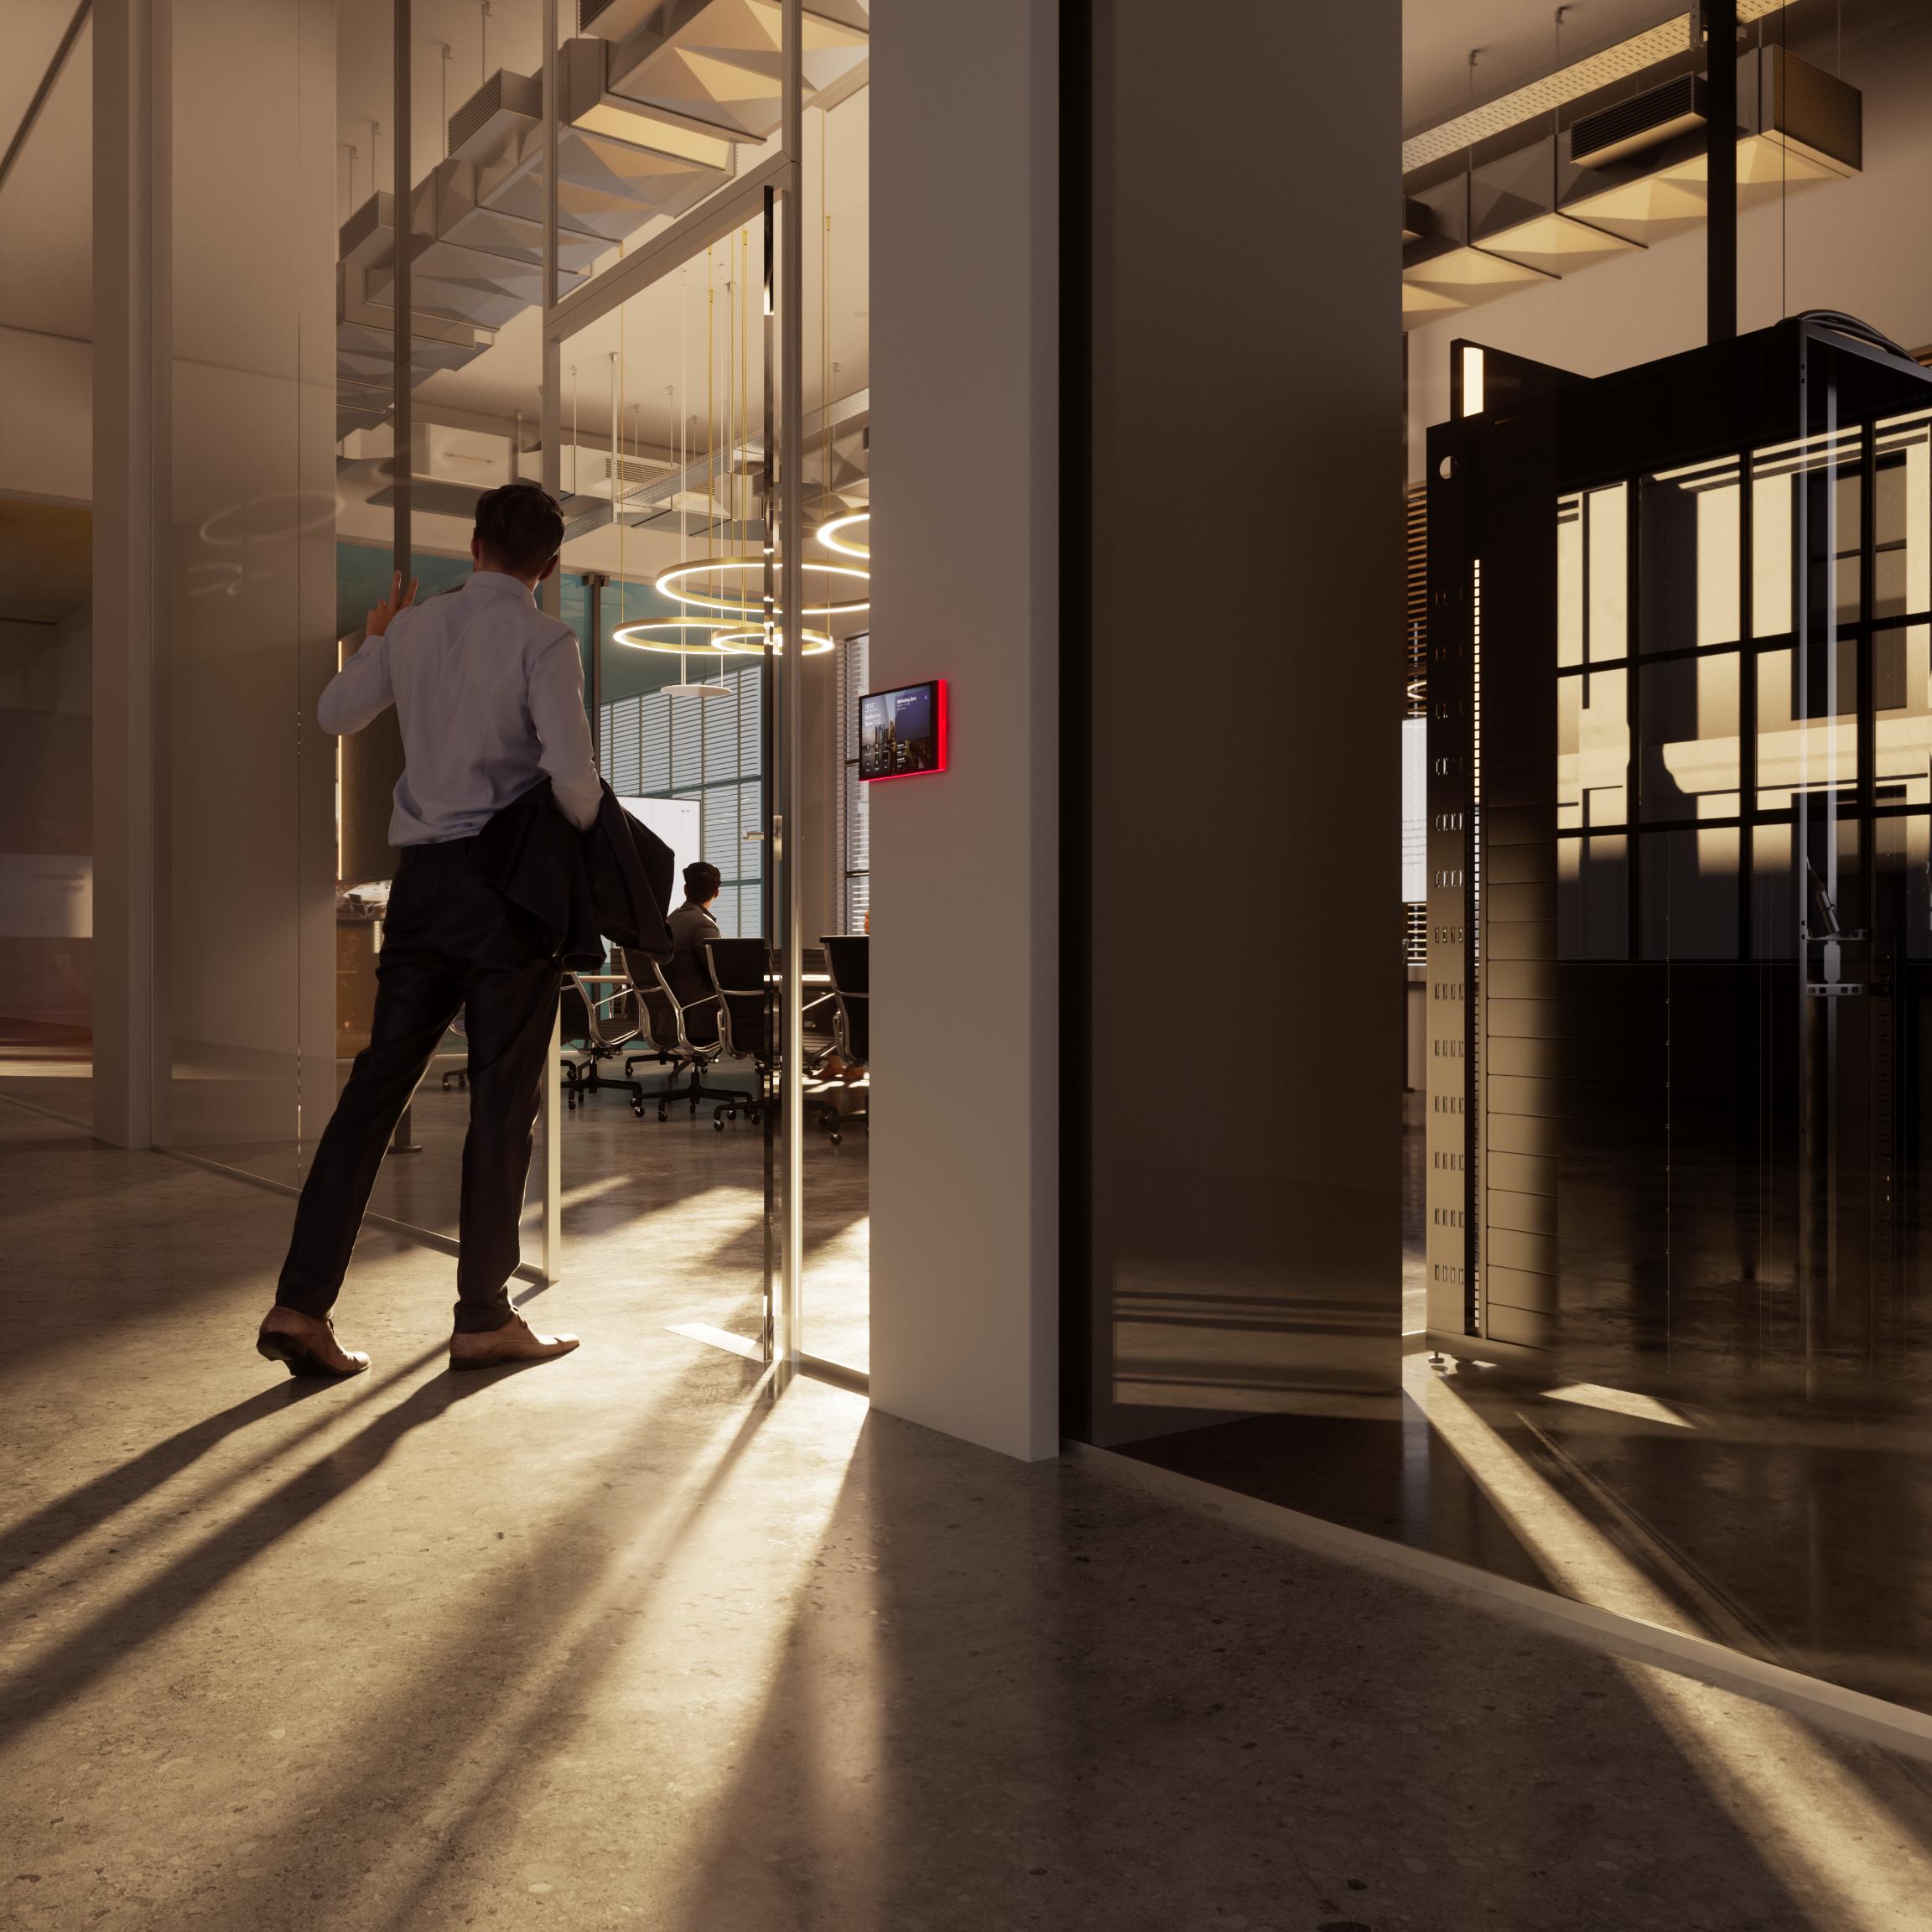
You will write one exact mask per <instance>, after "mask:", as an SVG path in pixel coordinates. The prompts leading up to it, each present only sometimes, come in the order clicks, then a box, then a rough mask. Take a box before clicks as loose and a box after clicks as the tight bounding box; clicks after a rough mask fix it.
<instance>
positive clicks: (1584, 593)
mask: <svg viewBox="0 0 1932 1932" xmlns="http://www.w3.org/2000/svg"><path fill="white" fill-rule="evenodd" d="M1629 512H1630V493H1629V490H1628V486H1625V485H1624V484H1622V483H1618V484H1615V485H1613V486H1611V487H1610V488H1608V489H1606V490H1591V491H1573V492H1572V493H1571V495H1569V496H1561V497H1559V498H1558V499H1557V501H1556V662H1557V663H1558V664H1559V665H1570V664H1581V663H1584V662H1590V663H1592V664H1602V663H1606V662H1614V661H1615V660H1617V659H1618V658H1621V657H1628V655H1629V650H1630V640H1629V625H1628V600H1629V584H1628V575H1629V542H1628V535H1627V530H1626V526H1627V524H1628V518H1629Z"/></svg>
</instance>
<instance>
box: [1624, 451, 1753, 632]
mask: <svg viewBox="0 0 1932 1932" xmlns="http://www.w3.org/2000/svg"><path fill="white" fill-rule="evenodd" d="M1642 501H1643V520H1644V521H1643V538H1642V541H1643V583H1644V649H1645V650H1646V651H1678V650H1683V649H1685V648H1687V647H1691V646H1694V645H1705V644H1727V643H1729V642H1730V641H1732V639H1734V638H1735V637H1736V636H1737V634H1738V628H1739V623H1738V584H1739V573H1740V569H1741V558H1742V551H1741V549H1740V538H1739V510H1738V481H1737V460H1736V459H1735V458H1734V457H1727V458H1725V459H1724V460H1722V461H1719V462H1716V463H1705V464H1699V465H1696V467H1694V468H1692V469H1689V470H1670V471H1668V472H1666V473H1665V474H1663V475H1656V476H1650V477H1646V478H1645V479H1644V490H1643V497H1642Z"/></svg>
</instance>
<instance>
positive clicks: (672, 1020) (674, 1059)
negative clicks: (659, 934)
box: [618, 950, 754, 1120]
mask: <svg viewBox="0 0 1932 1932" xmlns="http://www.w3.org/2000/svg"><path fill="white" fill-rule="evenodd" d="M618 957H619V958H621V960H622V961H623V962H624V964H625V967H626V970H627V971H628V972H629V973H630V974H631V983H632V984H633V985H634V986H635V988H636V994H637V999H638V1001H639V1004H640V1005H641V1007H642V1010H643V1011H642V1023H641V1031H642V1035H643V1037H644V1038H645V1039H646V1040H647V1041H649V1042H650V1045H651V1046H652V1052H649V1053H633V1054H631V1055H630V1056H629V1057H627V1058H626V1060H625V1062H624V1071H625V1072H626V1073H628V1072H630V1071H631V1068H632V1067H634V1066H636V1064H637V1062H639V1061H641V1060H652V1059H655V1060H656V1061H657V1062H658V1063H659V1064H660V1065H661V1066H664V1067H668V1068H669V1069H670V1071H669V1072H667V1074H666V1075H665V1078H664V1084H663V1087H662V1088H661V1089H660V1090H659V1093H658V1095H657V1118H658V1119H660V1120H667V1119H670V1117H671V1116H670V1108H671V1104H672V1103H673V1101H675V1100H688V1101H689V1102H690V1104H691V1111H692V1113H693V1114H696V1113H697V1111H698V1104H699V1102H700V1101H701V1100H715V1101H718V1102H720V1103H722V1104H724V1105H726V1106H732V1107H743V1106H745V1105H748V1104H750V1102H751V1100H752V1099H753V1098H754V1097H753V1096H752V1095H751V1094H749V1093H739V1092H737V1091H736V1090H735V1088H720V1087H707V1086H706V1085H705V1084H704V1076H705V1074H706V1072H709V1069H710V1067H711V1066H712V1064H713V1062H715V1061H716V1059H717V1058H718V1057H719V1054H721V1053H723V1052H725V1041H724V1036H723V1034H722V1031H720V1033H719V1036H717V1037H716V1038H714V1039H709V1040H706V1039H704V1038H702V1037H699V1038H693V1025H694V1023H696V1031H697V1032H698V1033H699V1035H702V1034H703V1033H704V1031H707V1029H706V1028H705V1027H704V1026H703V1024H702V1023H701V1021H700V1020H699V1015H700V1011H701V1010H703V1009H708V1008H710V1007H711V1006H713V1005H714V1004H715V1002H716V1001H717V999H718V995H716V994H715V993H708V994H706V995H704V998H703V999H702V1000H692V1001H691V1002H690V1003H689V1004H688V1005H687V1004H686V1003H684V1002H683V1001H681V1000H679V999H678V995H676V994H675V993H673V991H672V990H671V982H670V981H669V980H668V979H666V978H665V977H664V969H663V968H662V966H660V965H659V964H658V963H657V961H656V960H654V959H651V958H647V956H646V955H645V954H643V953H627V952H624V951H621V950H620V952H619V953H618ZM687 1074H688V1075H689V1076H690V1082H689V1084H688V1085H680V1084H679V1083H680V1082H682V1081H683V1079H684V1077H685V1076H686V1075H687Z"/></svg>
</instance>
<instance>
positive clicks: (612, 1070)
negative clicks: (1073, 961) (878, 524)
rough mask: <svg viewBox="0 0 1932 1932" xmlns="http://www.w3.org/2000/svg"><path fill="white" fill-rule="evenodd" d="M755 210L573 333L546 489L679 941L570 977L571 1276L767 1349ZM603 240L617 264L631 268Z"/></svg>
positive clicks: (765, 805) (666, 259)
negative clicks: (663, 874)
mask: <svg viewBox="0 0 1932 1932" xmlns="http://www.w3.org/2000/svg"><path fill="white" fill-rule="evenodd" d="M565 185H566V187H568V185H569V184H568V183H567V182H566V184H565ZM565 205H566V207H568V205H569V197H568V195H566V197H565ZM736 212H737V213H738V214H739V216H740V218H739V219H737V220H735V221H730V222H729V223H726V222H725V221H723V220H722V219H721V218H718V217H714V218H712V219H710V220H709V221H708V223H707V226H709V227H711V228H714V229H717V230H721V232H716V233H714V234H712V235H711V236H710V237H709V238H708V239H706V240H704V241H703V242H702V244H701V245H699V246H697V247H693V250H692V251H691V252H688V253H683V252H673V251H670V250H663V251H660V252H658V254H657V257H656V258H655V259H654V260H653V259H651V258H649V257H647V258H646V263H645V266H644V267H642V268H641V270H638V271H635V272H632V273H627V274H626V276H625V279H624V281H623V283H622V284H621V288H620V293H619V294H618V296H617V298H616V299H614V300H612V301H611V302H610V304H608V305H607V306H606V305H605V304H603V303H602V302H599V303H598V304H595V307H596V308H597V309H598V310H599V312H598V313H595V314H592V315H589V316H588V317H587V318H586V319H584V320H583V322H582V325H581V326H580V327H578V328H576V329H574V330H572V331H571V332H570V333H569V334H568V335H564V336H563V337H561V338H560V340H559V341H558V350H557V361H558V379H559V381H558V442H557V449H558V475H557V479H556V482H557V493H558V498H559V501H560V502H561V504H562V506H563V510H564V519H565V532H566V535H565V542H564V558H563V566H562V569H561V573H560V584H559V596H558V605H559V608H560V610H561V612H562V615H564V618H565V620H566V621H569V623H571V624H572V625H573V626H574V628H575V629H576V631H577V632H578V635H579V638H580V639H581V640H582V641H583V645H584V653H585V673H586V675H585V680H584V685H585V701H586V703H587V704H588V706H589V710H590V714H591V719H592V723H593V728H594V733H595V740H596V743H597V747H598V762H599V767H600V771H601V772H602V775H603V776H604V778H605V781H606V782H608V783H609V784H610V787H611V789H612V791H613V792H615V795H616V797H618V799H619V801H620V802H621V804H622V806H623V808H624V809H625V810H626V812H627V813H630V814H631V817H632V818H636V820H638V821H639V822H640V823H642V824H643V825H645V826H647V827H648V828H649V829H650V830H651V831H652V832H653V833H654V834H656V835H657V837H658V838H659V839H662V841H663V843H664V844H666V845H667V847H668V848H669V849H670V853H671V857H672V866H673V883H672V891H671V899H670V912H671V929H672V937H673V949H672V950H671V951H670V952H669V953H657V954H648V953H640V952H636V951H632V950H626V949H623V948H615V947H613V948H611V949H610V953H609V956H608V958H606V960H605V963H604V964H603V966H602V968H601V969H600V971H599V972H597V973H595V974H584V975H581V976H579V978H578V979H575V980H574V981H573V982H572V983H570V984H569V985H567V987H566V991H565V997H564V1015H563V1020H562V1025H561V1039H560V1042H559V1044H560V1048H561V1052H560V1054H559V1058H558V1068H559V1072H558V1080H559V1083H560V1087H561V1096H560V1097H561V1106H562V1112H563V1114H564V1121H563V1131H562V1137H561V1148H562V1161H561V1175H560V1181H561V1187H562V1200H561V1205H562V1213H563V1218H564V1232H565V1238H566V1239H567V1240H568V1242H569V1253H570V1257H571V1260H570V1265H571V1269H572V1270H573V1272H576V1271H578V1270H583V1269H588V1270H591V1271H592V1272H593V1273H595V1275H597V1276H598V1277H599V1279H600V1280H613V1279H615V1280H625V1281H632V1280H634V1282H635V1291H636V1295H637V1296H638V1297H639V1298H640V1301H639V1306H641V1307H643V1306H645V1305H646V1304H647V1305H648V1306H647V1310H646V1311H647V1314H648V1317H649V1319H650V1320H651V1321H652V1322H653V1323H654V1324H655V1325H657V1326H659V1327H666V1328H669V1329H672V1330H673V1331H674V1332H678V1333H679V1334H681V1335H683V1336H684V1337H686V1338H687V1339H688V1340H690V1341H693V1342H695V1343H709V1344H710V1345H713V1346H716V1347H719V1348H729V1349H731V1350H733V1351H734V1352H735V1353H740V1354H744V1355H746V1356H747V1357H750V1358H754V1359H756V1360H758V1361H760V1362H761V1363H768V1362H770V1361H771V1359H772V1358H773V1353H774V1350H775V1348H776V1340H777V1336H776V1327H777V1296H776V1283H777V1282H778V1281H779V1280H781V1279H782V1272H783V1270H782V1254H780V1253H779V1251H778V1249H777V1244H776V1242H775V1241H774V1239H773V1228H774V1225H775V1220H774V1217H775V1210H776V1207H777V1206H778V1204H779V1202H781V1200H782V1182H783V1163H782V1148H783V1140H782V1094H781V1088H780V1068H781V1065H782V1056H781V1053H780V1052H779V1043H780V1039H781V1035H780V1031H779V1026H780V1021H781V1019H782V1002H781V999H780V994H781V991H782V979H781V978H780V977H779V975H780V974H782V962H783V948H782V944H781V943H779V942H780V940H781V937H782V931H783V914H784V905H783V895H782V875H781V874H780V871H779V867H778V864H777V863H776V852H777V847H778V843H779V841H778V836H777V834H778V830H779V827H778V825H777V823H776V821H777V818H778V813H777V811H776V802H775V801H776V756H777V752H778V748H779V737H778V733H777V731H776V729H775V727H776V725H777V723H778V721H779V719H780V716H781V706H782V693H781V691H780V690H779V688H778V685H779V678H780V674H781V659H782V652H776V651H773V650H771V649H770V648H768V643H769V641H770V639H769V636H768V632H769V631H770V629H771V622H772V619H771V609H770V607H771V605H772V604H773V603H774V602H775V598H776V578H777V565H776V559H775V558H774V556H773V554H772V551H771V540H770V539H769V538H768V535H767V532H768V531H770V530H771V527H773V523H774V521H775V520H774V517H773V515H772V512H771V505H772V502H773V501H774V497H775V495H776V480H775V475H774V469H775V465H774V454H775V453H774V449H773V439H772V435H771V425H770V420H769V418H770V415H771V408H770V401H769V399H770V397H771V392H772V388H773V382H772V375H771V346H772V343H771V338H772V335H773V333H774V330H773V328H772V323H771V318H770V317H769V316H768V315H767V314H766V308H767V304H766V276H767V264H768V262H769V258H770V250H769V249H768V247H767V235H768V232H769V226H770V217H769V215H768V211H767V208H766V196H765V195H764V194H763V193H760V194H758V195H756V197H755V198H754V199H752V200H750V203H749V205H745V206H741V207H740V209H739V210H736ZM721 213H722V211H720V215H721ZM612 255H613V259H612V261H611V262H610V265H609V267H607V268H606V269H605V273H607V274H608V273H612V272H613V271H617V270H621V269H623V268H624V267H626V262H625V260H624V258H623V257H622V256H621V255H620V254H619V253H618V252H617V251H615V250H613V252H612Z"/></svg>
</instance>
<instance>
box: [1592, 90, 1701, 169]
mask: <svg viewBox="0 0 1932 1932" xmlns="http://www.w3.org/2000/svg"><path fill="white" fill-rule="evenodd" d="M1709 118H1710V117H1709V116H1708V114H1707V113H1706V112H1705V103H1704V76H1703V75H1701V74H1680V75H1678V76H1677V78H1676V79H1675V81H1665V83H1664V85H1663V86H1661V87H1647V88H1645V89H1644V91H1643V92H1642V93H1641V94H1637V95H1633V96H1632V97H1631V98H1630V99H1629V100H1628V101H1615V102H1613V104H1612V105H1611V106H1607V107H1605V108H1603V109H1602V110H1601V111H1600V112H1597V113H1595V114H1587V115H1585V116H1584V117H1583V118H1582V119H1581V121H1579V122H1576V123H1575V125H1574V126H1572V127H1571V130H1570V160H1571V165H1572V166H1573V167H1577V168H1607V167H1608V166H1609V164H1611V163H1612V162H1613V161H1623V160H1627V159H1628V158H1629V157H1630V156H1631V155H1633V154H1641V153H1644V150H1645V149H1646V148H1656V147H1659V146H1661V145H1662V144H1663V143H1665V142H1666V141H1668V140H1670V138H1672V137H1673V136H1674V135H1678V134H1688V133H1690V132H1691V130H1692V129H1694V128H1697V127H1703V126H1704V125H1705V123H1706V121H1707V120H1708V119H1709Z"/></svg>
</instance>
